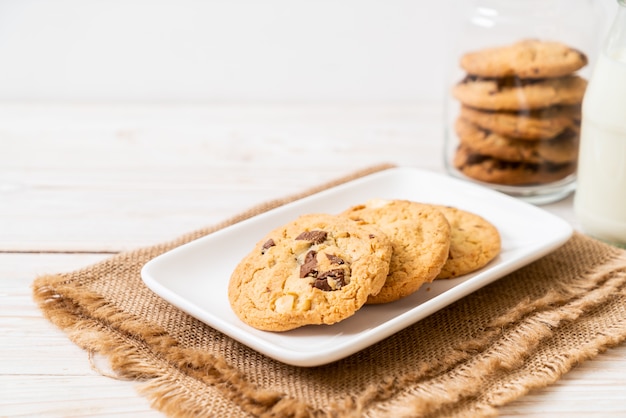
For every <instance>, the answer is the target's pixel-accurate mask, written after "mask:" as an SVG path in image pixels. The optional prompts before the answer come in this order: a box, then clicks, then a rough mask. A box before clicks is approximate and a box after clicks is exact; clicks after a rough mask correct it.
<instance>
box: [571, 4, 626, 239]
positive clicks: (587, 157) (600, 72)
mask: <svg viewBox="0 0 626 418" xmlns="http://www.w3.org/2000/svg"><path fill="white" fill-rule="evenodd" d="M618 4H619V7H618V11H617V15H616V16H615V20H614V21H613V24H612V26H611V30H610V32H609V35H608V37H607V39H606V42H605V44H604V45H603V47H602V50H601V53H600V55H599V56H598V60H597V63H596V65H595V68H594V70H593V74H592V76H591V80H590V81H589V86H588V87H587V92H586V94H585V98H584V101H583V108H582V123H581V138H580V141H581V142H580V143H581V145H580V155H579V162H578V166H579V174H578V176H579V178H578V187H577V190H576V195H575V196H574V208H575V212H576V216H577V218H578V221H579V222H580V224H581V227H582V229H583V231H585V232H587V233H589V234H590V235H592V236H595V237H596V238H599V239H601V240H604V241H607V242H610V243H613V244H616V245H619V246H622V247H626V0H618Z"/></svg>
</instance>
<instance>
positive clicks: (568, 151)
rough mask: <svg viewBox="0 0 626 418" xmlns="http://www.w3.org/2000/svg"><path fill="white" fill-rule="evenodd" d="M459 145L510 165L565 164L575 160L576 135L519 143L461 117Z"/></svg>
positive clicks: (458, 128)
mask: <svg viewBox="0 0 626 418" xmlns="http://www.w3.org/2000/svg"><path fill="white" fill-rule="evenodd" d="M455 128H456V132H457V135H458V136H459V141H460V143H461V144H462V145H464V146H465V147H466V148H468V149H470V150H472V153H474V154H481V155H485V156H489V157H493V158H496V159H499V160H504V161H510V162H526V163H530V164H544V163H553V164H565V163H571V162H573V161H575V160H576V159H577V157H578V139H579V134H578V131H575V130H573V129H568V130H565V131H564V132H562V133H561V134H560V135H558V136H556V137H555V138H552V139H546V140H535V141H530V140H522V139H516V138H511V137H507V136H504V135H500V134H497V133H494V132H491V131H488V130H485V129H481V128H480V127H479V126H477V125H474V124H473V123H471V122H468V121H466V120H465V119H463V118H462V117H461V118H459V119H457V121H456V124H455Z"/></svg>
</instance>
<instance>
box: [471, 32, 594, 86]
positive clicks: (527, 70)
mask: <svg viewBox="0 0 626 418" xmlns="http://www.w3.org/2000/svg"><path fill="white" fill-rule="evenodd" d="M460 64H461V67H462V68H463V69H464V70H465V71H467V72H468V73H469V74H473V75H477V76H480V77H491V78H502V77H511V76H516V77H519V78H533V79H537V78H552V77H561V76H564V75H567V74H570V73H573V72H575V71H578V70H579V69H580V68H582V67H584V66H585V65H587V57H586V56H585V54H583V53H582V52H581V51H579V50H577V49H574V48H571V47H569V46H567V45H564V44H562V43H560V42H550V41H540V40H535V39H530V40H523V41H520V42H517V43H514V44H512V45H505V46H499V47H494V48H486V49H483V50H480V51H475V52H470V53H467V54H465V55H463V56H462V57H461V62H460Z"/></svg>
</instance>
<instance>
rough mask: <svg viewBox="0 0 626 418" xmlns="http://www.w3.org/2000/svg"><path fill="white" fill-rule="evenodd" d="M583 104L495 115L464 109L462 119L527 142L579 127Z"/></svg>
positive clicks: (462, 108)
mask: <svg viewBox="0 0 626 418" xmlns="http://www.w3.org/2000/svg"><path fill="white" fill-rule="evenodd" d="M580 107H581V106H580V105H573V106H555V107H548V108H541V109H535V110H516V111H508V112H494V111H485V110H480V109H474V108H471V107H468V106H461V111H460V114H459V116H460V117H461V118H463V119H465V120H468V121H470V122H472V123H474V124H476V125H478V126H480V127H481V128H483V129H486V130H489V131H492V132H494V133H497V134H500V135H503V136H508V137H513V138H518V139H528V140H538V139H549V138H554V137H556V136H557V135H560V134H561V133H563V131H565V130H566V129H572V128H573V129H578V127H579V126H580V118H581V109H580Z"/></svg>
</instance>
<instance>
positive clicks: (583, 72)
mask: <svg viewBox="0 0 626 418" xmlns="http://www.w3.org/2000/svg"><path fill="white" fill-rule="evenodd" d="M463 3H464V4H461V5H460V8H459V9H458V10H457V12H458V13H457V15H456V22H454V23H453V25H452V27H453V28H456V32H455V33H453V34H452V36H451V39H450V40H449V43H448V54H449V60H448V65H447V69H448V74H447V76H446V98H445V112H444V123H445V147H444V158H445V167H446V170H447V171H448V173H450V174H452V175H454V176H456V177H460V178H463V179H466V180H469V181H473V182H477V183H480V184H483V185H486V186H488V187H491V188H494V189H496V190H499V191H502V192H504V193H507V194H510V195H512V196H515V197H519V198H522V199H524V200H527V201H529V202H532V203H535V204H544V203H549V202H553V201H556V200H559V199H562V198H564V197H565V196H567V195H568V194H570V193H571V192H572V191H573V190H574V188H575V184H576V183H575V180H576V167H577V154H578V143H579V132H580V117H581V103H582V98H583V95H584V91H585V87H586V84H587V79H588V77H589V68H590V63H592V62H593V61H595V55H596V52H597V50H598V49H599V43H600V37H599V36H598V32H599V30H598V29H599V27H600V25H601V24H602V20H603V17H604V12H603V8H602V6H601V5H599V4H598V2H597V1H594V0H475V1H473V2H463Z"/></svg>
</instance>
